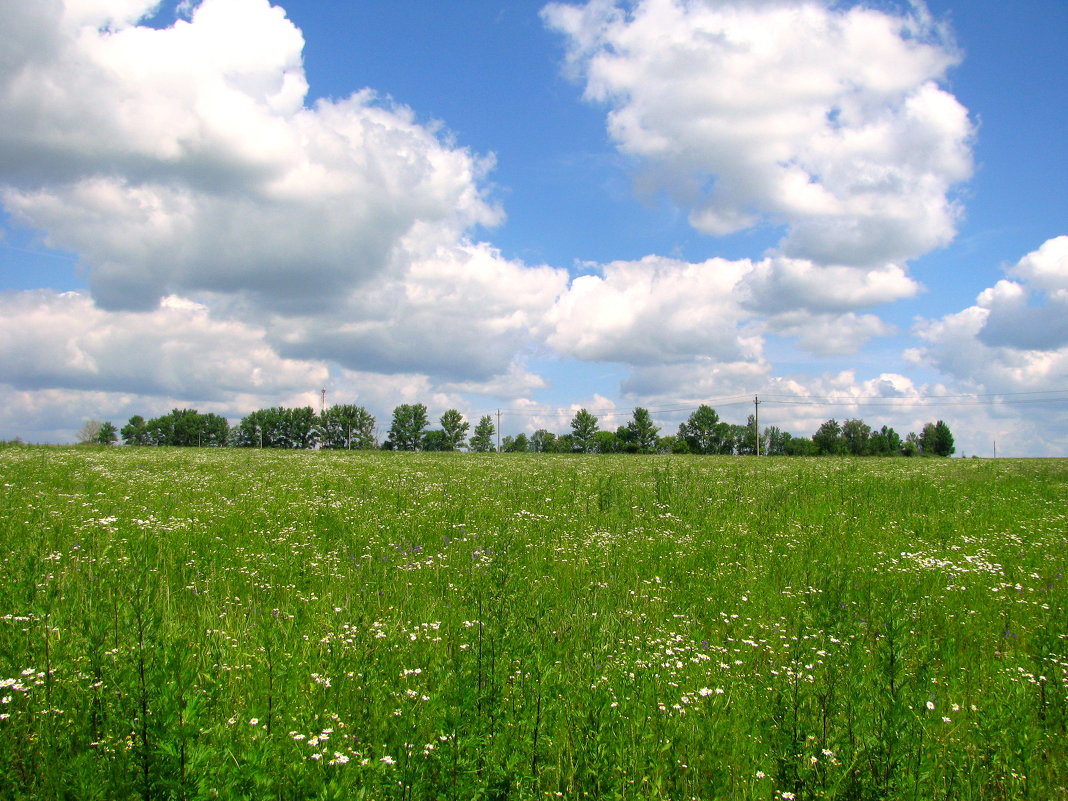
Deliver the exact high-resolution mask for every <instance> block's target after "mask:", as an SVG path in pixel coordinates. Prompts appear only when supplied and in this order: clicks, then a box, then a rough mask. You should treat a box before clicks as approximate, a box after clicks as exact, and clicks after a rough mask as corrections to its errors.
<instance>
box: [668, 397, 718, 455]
mask: <svg viewBox="0 0 1068 801" xmlns="http://www.w3.org/2000/svg"><path fill="white" fill-rule="evenodd" d="M718 425H719V415H718V414H716V410H715V409H713V408H712V407H711V406H708V405H707V404H701V405H700V406H698V407H697V409H696V411H694V412H693V413H692V414H691V415H690V416H689V418H688V419H687V420H686V422H685V423H683V424H681V425H680V426H679V434H678V436H679V439H681V440H684V441H685V442H686V445H687V446H688V448H689V452H690V453H719V451H720V445H721V441H720V435H721V433H722V432H721V431H720V430H719V429H717V426H718Z"/></svg>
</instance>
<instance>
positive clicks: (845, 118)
mask: <svg viewBox="0 0 1068 801" xmlns="http://www.w3.org/2000/svg"><path fill="white" fill-rule="evenodd" d="M543 16H544V18H545V20H546V22H547V23H548V24H549V25H550V26H551V27H552V28H554V29H555V30H557V31H559V32H561V33H562V34H564V35H565V36H566V38H567V42H568V46H569V63H570V66H571V68H572V70H573V71H574V73H575V74H576V75H577V76H579V77H580V78H581V79H583V80H584V81H585V96H586V98H587V99H589V100H591V101H594V102H599V103H603V104H606V105H607V106H608V108H609V113H608V131H609V133H610V135H611V137H612V139H613V140H614V141H615V142H616V144H617V146H618V147H619V149H620V150H621V151H623V152H625V153H627V154H630V155H633V156H635V157H637V158H638V159H640V161H641V163H643V164H644V165H645V167H646V168H647V170H648V171H649V172H650V174H651V175H652V178H651V179H649V180H652V181H653V182H654V183H655V184H658V185H660V186H663V187H665V188H666V189H668V190H669V191H670V192H671V193H672V195H673V196H674V198H675V199H676V201H678V202H679V203H681V204H683V205H685V206H687V207H689V208H690V209H691V215H690V221H691V223H692V224H693V225H694V227H696V228H697V229H698V230H700V231H703V232H705V233H708V234H714V235H722V234H727V233H731V232H734V231H738V230H741V229H745V228H749V227H753V226H756V225H759V224H762V223H767V224H772V225H785V226H786V229H787V230H786V236H785V237H784V239H783V241H782V243H781V247H782V249H783V251H784V253H785V254H786V255H790V256H795V257H798V258H804V259H810V260H813V261H816V262H819V263H821V264H843V265H853V266H869V265H880V264H883V263H886V262H898V261H901V260H905V259H908V258H911V257H915V256H917V255H920V254H922V253H925V252H927V251H929V250H931V249H932V248H934V247H938V246H940V245H944V244H946V243H948V242H949V241H950V240H951V239H952V238H953V236H954V233H955V226H956V219H957V217H958V213H959V212H958V209H957V206H956V204H955V203H954V201H953V199H952V195H951V190H952V188H953V187H954V185H956V184H957V183H959V182H961V181H963V180H965V179H967V178H968V177H969V176H970V175H971V171H972V159H971V151H970V142H971V138H972V136H973V125H972V123H971V121H970V120H969V118H968V113H967V111H966V109H965V108H964V107H963V106H962V105H961V104H960V103H959V102H958V101H957V100H956V98H954V97H953V96H952V95H951V94H949V93H948V92H947V91H946V90H945V89H943V88H942V87H941V86H940V81H941V80H942V79H943V78H944V76H945V74H946V71H947V70H948V69H949V68H950V67H951V66H952V65H953V64H954V63H956V61H957V60H958V55H957V52H956V50H955V48H954V46H953V45H952V43H951V42H950V41H949V40H948V37H947V36H946V35H944V34H943V32H942V30H941V29H940V28H939V26H937V25H936V24H934V23H933V22H932V21H931V19H930V18H929V15H927V13H926V12H925V11H924V9H923V7H922V4H919V3H917V4H913V6H912V11H911V12H910V13H907V14H894V13H891V12H890V11H883V10H878V9H874V8H869V7H865V6H862V5H856V6H852V7H848V8H844V7H842V6H841V5H839V4H836V3H831V2H829V0H797V1H796V2H786V0H782V1H781V2H767V1H766V0H737V1H736V2H731V3H712V2H707V0H637V1H636V2H630V3H622V2H606V0H590V2H588V3H586V4H585V5H582V6H573V5H565V4H559V3H554V4H551V5H549V6H548V7H546V9H545V10H544V12H543Z"/></svg>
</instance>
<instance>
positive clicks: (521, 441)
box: [501, 432, 530, 453]
mask: <svg viewBox="0 0 1068 801" xmlns="http://www.w3.org/2000/svg"><path fill="white" fill-rule="evenodd" d="M529 447H530V441H529V440H528V439H527V435H526V434H524V433H522V432H520V433H519V434H516V435H515V436H514V437H513V436H507V437H505V438H504V439H503V440H501V450H502V451H504V452H505V453H526V452H527V449H528V448H529Z"/></svg>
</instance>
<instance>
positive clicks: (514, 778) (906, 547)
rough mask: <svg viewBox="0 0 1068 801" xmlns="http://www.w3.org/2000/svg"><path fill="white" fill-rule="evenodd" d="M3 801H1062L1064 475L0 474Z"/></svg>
mask: <svg viewBox="0 0 1068 801" xmlns="http://www.w3.org/2000/svg"><path fill="white" fill-rule="evenodd" d="M0 543H2V546H3V547H2V550H0V701H2V704H0V797H2V798H5V799H109V800H111V799H206V798H222V799H464V800H466V799H555V798H566V799H581V798H589V799H661V798H663V799H680V800H684V799H700V800H701V801H706V799H762V800H764V801H770V800H771V799H796V801H802V800H803V801H809V800H810V799H857V800H858V801H859V800H867V799H924V800H925V801H930V800H931V799H947V800H948V799H982V801H997V800H998V799H1036V801H1045V800H1046V799H1068V789H1066V788H1068V700H1066V695H1068V578H1066V577H1065V573H1066V572H1068V461H1065V460H1041V461H1040V460H1001V461H987V460H964V459H952V460H951V459H863V460H861V459H855V460H853V459H832V458H826V459H823V458H820V459H787V458H771V459H768V458H765V459H756V458H751V457H749V458H747V457H678V456H647V457H635V456H555V455H518V454H517V455H510V454H485V455H478V454H408V453H382V452H369V453H356V452H344V451H341V452H279V451H260V450H224V449H164V448H159V449H156V448H97V449H94V448H33V447H9V448H4V449H0Z"/></svg>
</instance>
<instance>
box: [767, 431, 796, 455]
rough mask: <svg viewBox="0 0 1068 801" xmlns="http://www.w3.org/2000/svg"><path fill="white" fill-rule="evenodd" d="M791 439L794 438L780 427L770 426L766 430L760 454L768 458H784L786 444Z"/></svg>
mask: <svg viewBox="0 0 1068 801" xmlns="http://www.w3.org/2000/svg"><path fill="white" fill-rule="evenodd" d="M791 439H793V437H792V436H791V435H790V432H789V431H783V430H781V429H780V428H779V427H778V426H768V427H767V428H765V429H764V437H763V444H762V445H761V449H760V452H761V453H766V454H767V455H768V456H782V455H783V454H785V453H786V444H787V443H788V442H789V441H790V440H791Z"/></svg>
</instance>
